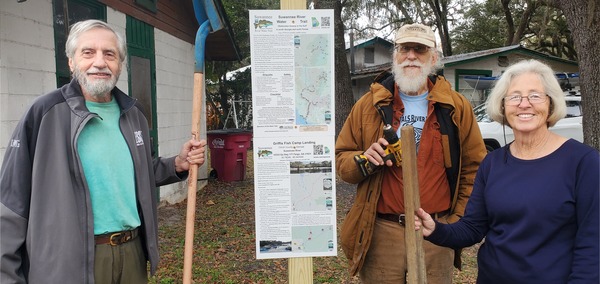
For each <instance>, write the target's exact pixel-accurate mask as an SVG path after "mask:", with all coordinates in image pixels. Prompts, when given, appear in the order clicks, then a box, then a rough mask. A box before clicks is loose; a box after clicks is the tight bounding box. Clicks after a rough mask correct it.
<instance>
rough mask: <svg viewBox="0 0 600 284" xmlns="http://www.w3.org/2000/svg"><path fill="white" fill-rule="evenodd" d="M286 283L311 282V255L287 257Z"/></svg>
mask: <svg viewBox="0 0 600 284" xmlns="http://www.w3.org/2000/svg"><path fill="white" fill-rule="evenodd" d="M279 7H280V9H281V10H306V0H281V1H280V2H279ZM288 280H289V281H288V283H290V284H301V283H313V265H312V257H291V258H288Z"/></svg>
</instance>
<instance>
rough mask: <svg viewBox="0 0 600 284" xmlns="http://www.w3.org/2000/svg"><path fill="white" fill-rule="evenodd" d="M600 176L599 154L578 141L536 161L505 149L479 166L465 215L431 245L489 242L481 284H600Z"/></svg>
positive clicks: (483, 250) (442, 228) (483, 251)
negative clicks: (520, 157)
mask: <svg viewBox="0 0 600 284" xmlns="http://www.w3.org/2000/svg"><path fill="white" fill-rule="evenodd" d="M599 173H600V155H599V153H598V151H597V150H595V149H593V148H591V147H588V146H586V145H584V144H581V143H579V142H577V141H575V140H568V141H567V142H566V143H564V144H563V145H562V146H561V147H560V148H559V149H557V150H556V151H555V152H554V153H552V154H550V155H548V156H546V157H543V158H540V159H535V160H520V159H517V158H515V157H513V156H512V155H511V154H510V152H509V150H508V146H505V147H503V148H501V149H498V150H496V151H494V152H492V153H490V154H488V155H487V156H486V158H485V159H484V161H483V162H482V164H481V166H480V167H479V170H478V172H477V176H476V180H475V184H474V187H473V193H472V195H471V198H470V199H469V202H468V204H467V207H466V211H465V216H464V217H463V218H462V219H461V220H460V221H459V222H457V223H454V224H450V225H446V224H441V223H436V229H435V231H434V232H433V234H431V235H430V236H429V237H428V238H427V240H429V241H431V242H433V243H435V244H438V245H443V246H447V247H452V248H461V247H467V246H471V245H474V244H476V243H478V242H480V241H481V240H482V239H483V238H484V237H485V242H484V243H483V244H482V245H481V247H480V249H479V252H478V256H477V263H478V272H479V273H478V277H477V283H486V284H488V283H498V284H504V283H513V284H514V283H524V284H525V283H527V284H535V283H540V284H541V283H544V284H546V283H599V276H598V273H599V272H598V271H599V268H600V266H599V250H600V249H599V242H600V237H599V233H598V231H599V226H600V221H599V215H600V212H599V210H598V203H599V201H598V198H599V196H598V192H599V191H600V185H599V177H598V174H599Z"/></svg>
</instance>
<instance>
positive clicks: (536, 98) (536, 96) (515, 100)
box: [504, 93, 548, 106]
mask: <svg viewBox="0 0 600 284" xmlns="http://www.w3.org/2000/svg"><path fill="white" fill-rule="evenodd" d="M523 98H527V100H528V101H529V103H530V104H541V103H543V102H545V101H546V99H547V98H548V95H546V94H543V93H529V95H527V96H521V95H517V94H513V95H510V96H506V97H504V104H506V105H508V106H518V105H520V104H521V101H522V100H523Z"/></svg>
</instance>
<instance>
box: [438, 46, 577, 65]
mask: <svg viewBox="0 0 600 284" xmlns="http://www.w3.org/2000/svg"><path fill="white" fill-rule="evenodd" d="M511 53H522V54H525V55H527V56H530V57H535V58H539V59H545V60H553V61H560V62H563V63H566V64H571V65H575V66H577V65H578V64H577V62H576V61H572V60H567V59H563V58H560V57H556V56H552V55H548V54H545V53H541V52H538V51H535V50H532V49H528V48H526V47H524V46H522V45H520V44H517V45H510V46H503V47H498V48H492V49H486V50H480V51H475V52H470V53H463V54H458V55H452V56H447V57H444V58H442V63H443V64H444V66H447V67H451V66H454V65H460V64H465V63H469V62H472V61H479V60H482V59H485V58H487V57H490V56H502V55H507V54H511Z"/></svg>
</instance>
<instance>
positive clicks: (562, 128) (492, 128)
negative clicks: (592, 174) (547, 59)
mask: <svg viewBox="0 0 600 284" xmlns="http://www.w3.org/2000/svg"><path fill="white" fill-rule="evenodd" d="M565 100H566V102H567V116H566V117H565V118H563V119H561V120H559V121H558V122H557V123H556V124H555V125H554V126H553V127H551V128H550V130H551V131H552V132H554V133H557V134H559V135H561V136H564V137H567V138H573V139H575V140H577V141H580V142H583V128H582V125H581V118H582V117H581V116H582V114H581V94H580V93H579V92H576V91H569V92H565ZM473 111H474V112H475V117H476V118H477V124H479V129H480V130H481V136H483V141H484V142H485V147H486V148H487V150H488V152H490V151H493V150H495V149H498V148H500V147H502V146H504V145H506V144H507V143H510V142H512V141H513V140H514V139H515V135H514V134H513V131H512V129H511V128H510V127H508V126H502V125H501V124H500V123H498V122H495V121H492V120H491V119H490V118H489V116H488V115H487V113H486V112H485V103H484V104H481V105H478V106H476V107H475V108H473Z"/></svg>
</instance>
